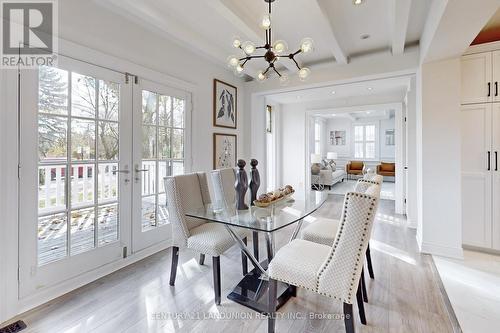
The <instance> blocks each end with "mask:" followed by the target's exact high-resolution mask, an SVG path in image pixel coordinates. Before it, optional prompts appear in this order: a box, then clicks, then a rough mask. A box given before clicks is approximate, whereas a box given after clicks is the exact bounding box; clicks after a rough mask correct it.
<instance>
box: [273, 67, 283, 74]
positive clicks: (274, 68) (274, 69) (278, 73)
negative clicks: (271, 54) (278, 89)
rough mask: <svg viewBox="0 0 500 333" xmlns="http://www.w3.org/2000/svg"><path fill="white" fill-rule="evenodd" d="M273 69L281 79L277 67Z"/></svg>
mask: <svg viewBox="0 0 500 333" xmlns="http://www.w3.org/2000/svg"><path fill="white" fill-rule="evenodd" d="M273 69H274V71H275V72H276V74H278V76H279V77H281V74H280V72H278V70H277V69H276V67H274V66H273Z"/></svg>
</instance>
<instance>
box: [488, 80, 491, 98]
mask: <svg viewBox="0 0 500 333" xmlns="http://www.w3.org/2000/svg"><path fill="white" fill-rule="evenodd" d="M490 96H491V82H488V97H490Z"/></svg>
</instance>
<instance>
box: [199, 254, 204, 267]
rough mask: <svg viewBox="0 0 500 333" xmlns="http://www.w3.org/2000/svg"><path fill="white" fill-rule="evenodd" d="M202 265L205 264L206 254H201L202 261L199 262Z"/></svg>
mask: <svg viewBox="0 0 500 333" xmlns="http://www.w3.org/2000/svg"><path fill="white" fill-rule="evenodd" d="M198 263H199V264H200V265H203V264H205V254H204V253H200V261H199V262H198Z"/></svg>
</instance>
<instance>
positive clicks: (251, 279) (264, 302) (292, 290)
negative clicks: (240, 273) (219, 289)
mask: <svg viewBox="0 0 500 333" xmlns="http://www.w3.org/2000/svg"><path fill="white" fill-rule="evenodd" d="M260 264H261V266H262V267H263V268H264V269H267V260H264V261H262V262H261V263H260ZM261 275H262V273H261V272H260V271H259V270H258V269H256V268H254V269H253V270H252V271H250V272H248V273H247V274H246V275H245V276H244V277H243V279H242V280H241V281H240V282H239V283H238V285H237V286H236V287H235V288H234V289H233V291H232V292H231V293H230V294H229V295H228V296H227V298H228V299H230V300H232V301H234V302H236V303H238V304H241V305H243V306H246V307H247V308H250V309H252V310H255V311H257V312H260V313H262V314H267V313H268V307H269V305H268V297H267V295H268V290H269V281H267V280H266V279H262V278H261ZM295 294H296V287H295V286H291V285H289V284H287V283H283V282H278V302H277V303H278V304H277V307H276V308H277V309H279V308H280V307H281V306H282V305H283V304H285V303H286V302H287V301H288V300H289V299H290V297H292V296H295Z"/></svg>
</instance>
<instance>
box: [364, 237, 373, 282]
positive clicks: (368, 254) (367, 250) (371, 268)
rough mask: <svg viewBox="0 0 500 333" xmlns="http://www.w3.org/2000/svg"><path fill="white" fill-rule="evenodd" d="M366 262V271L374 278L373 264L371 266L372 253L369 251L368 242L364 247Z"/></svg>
mask: <svg viewBox="0 0 500 333" xmlns="http://www.w3.org/2000/svg"><path fill="white" fill-rule="evenodd" d="M366 263H367V265H368V273H369V274H370V278H371V279H374V278H375V276H374V275H373V266H372V255H371V253H370V243H368V247H367V248H366Z"/></svg>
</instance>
